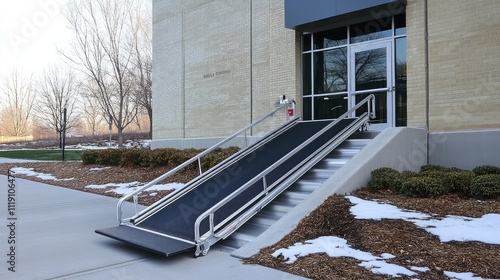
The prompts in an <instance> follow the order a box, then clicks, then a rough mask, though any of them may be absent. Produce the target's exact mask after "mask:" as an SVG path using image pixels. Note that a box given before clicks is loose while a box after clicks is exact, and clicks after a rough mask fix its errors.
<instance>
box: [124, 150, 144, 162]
mask: <svg viewBox="0 0 500 280" xmlns="http://www.w3.org/2000/svg"><path fill="white" fill-rule="evenodd" d="M144 151H147V150H140V149H127V150H124V151H123V152H122V153H121V155H120V162H119V164H120V166H131V165H135V166H139V165H142V161H143V156H142V154H143V152H144Z"/></svg>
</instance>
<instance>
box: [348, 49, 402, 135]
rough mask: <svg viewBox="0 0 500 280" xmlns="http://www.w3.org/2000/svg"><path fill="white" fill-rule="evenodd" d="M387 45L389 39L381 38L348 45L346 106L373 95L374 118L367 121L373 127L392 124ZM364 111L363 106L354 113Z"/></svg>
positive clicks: (388, 50) (391, 92)
mask: <svg viewBox="0 0 500 280" xmlns="http://www.w3.org/2000/svg"><path fill="white" fill-rule="evenodd" d="M391 46H392V44H391V41H382V42H375V43H369V44H366V43H365V44H362V45H357V46H351V48H350V56H349V68H350V70H349V72H350V73H349V74H350V77H351V78H350V79H349V92H348V95H349V108H352V107H354V106H355V104H357V103H358V102H360V101H362V100H363V99H364V98H366V97H367V96H368V95H370V94H374V95H375V113H376V118H375V119H373V120H371V122H370V123H371V128H372V129H376V130H382V129H384V128H386V127H392V126H394V112H393V111H394V110H393V108H394V105H393V103H394V101H393V79H392V60H391V58H392V48H391ZM365 111H366V108H365V107H364V106H363V107H362V108H360V109H359V110H357V111H356V114H357V115H360V114H362V113H363V112H365Z"/></svg>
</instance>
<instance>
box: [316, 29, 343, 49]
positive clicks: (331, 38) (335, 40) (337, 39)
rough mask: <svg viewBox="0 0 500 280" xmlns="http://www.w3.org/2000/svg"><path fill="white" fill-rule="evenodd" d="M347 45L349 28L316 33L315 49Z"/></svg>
mask: <svg viewBox="0 0 500 280" xmlns="http://www.w3.org/2000/svg"><path fill="white" fill-rule="evenodd" d="M345 44H347V27H341V28H336V29H332V30H327V31H323V32H318V33H314V49H316V50H317V49H325V48H331V47H337V46H341V45H345Z"/></svg>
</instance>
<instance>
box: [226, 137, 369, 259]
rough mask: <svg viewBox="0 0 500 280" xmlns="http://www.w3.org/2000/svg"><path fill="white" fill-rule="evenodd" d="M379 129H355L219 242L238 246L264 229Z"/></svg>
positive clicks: (354, 153)
mask: <svg viewBox="0 0 500 280" xmlns="http://www.w3.org/2000/svg"><path fill="white" fill-rule="evenodd" d="M377 135H378V132H358V133H355V134H353V135H352V136H351V137H350V138H348V139H347V140H345V141H344V142H343V143H342V144H341V145H340V146H338V147H337V148H336V149H335V150H333V151H332V152H331V153H330V154H328V155H327V156H326V157H325V158H323V159H322V160H321V161H320V162H318V163H317V164H316V165H315V166H313V167H312V168H311V169H310V170H309V171H308V172H306V173H305V174H304V175H303V176H302V177H301V178H300V179H299V180H297V181H296V182H295V183H294V184H292V185H291V186H290V187H289V188H288V189H286V190H285V191H284V192H283V193H281V194H280V195H279V196H278V197H276V199H274V200H273V201H272V202H271V203H269V204H268V205H267V206H266V207H264V208H263V209H262V210H261V211H260V212H259V213H258V214H256V215H255V216H254V217H252V218H251V219H250V220H249V221H248V222H247V223H245V224H244V225H243V226H242V227H240V228H239V229H238V230H237V231H235V232H234V233H233V234H231V235H230V236H229V237H227V238H226V239H225V240H221V241H220V242H219V244H220V245H222V246H225V247H229V248H231V249H234V250H236V249H238V248H240V247H242V246H243V245H245V244H246V243H248V242H251V241H253V240H254V239H255V238H256V237H257V236H259V235H260V234H261V233H263V232H264V231H266V230H267V229H268V228H269V227H270V226H271V225H272V224H273V223H275V222H276V221H278V220H279V219H280V218H281V217H283V216H284V215H285V214H286V213H288V212H289V211H290V210H291V209H292V208H294V207H295V206H297V205H298V204H299V203H300V202H302V201H303V200H304V199H306V198H307V197H308V196H309V195H310V194H311V193H312V192H313V191H315V190H316V189H317V188H319V187H320V186H321V184H323V183H324V182H325V181H326V180H327V179H328V178H330V177H331V176H332V175H333V174H335V172H337V171H338V170H339V169H340V168H341V167H342V166H343V165H344V164H345V163H346V162H347V161H348V160H349V159H351V158H352V157H353V156H355V155H356V154H357V153H358V152H359V151H361V149H363V148H364V147H365V146H366V145H367V144H368V143H369V142H370V141H371V140H372V139H373V138H375V136H377Z"/></svg>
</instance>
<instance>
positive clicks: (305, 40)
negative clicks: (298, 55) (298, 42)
mask: <svg viewBox="0 0 500 280" xmlns="http://www.w3.org/2000/svg"><path fill="white" fill-rule="evenodd" d="M310 50H311V34H304V35H303V36H302V51H303V52H306V51H310Z"/></svg>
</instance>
